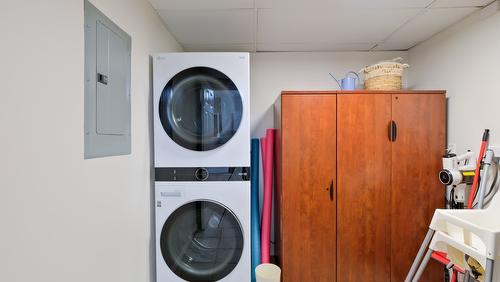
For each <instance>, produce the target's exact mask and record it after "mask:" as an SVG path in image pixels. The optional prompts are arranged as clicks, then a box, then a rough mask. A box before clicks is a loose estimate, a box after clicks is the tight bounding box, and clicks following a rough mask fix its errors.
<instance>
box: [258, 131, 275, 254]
mask: <svg viewBox="0 0 500 282" xmlns="http://www.w3.org/2000/svg"><path fill="white" fill-rule="evenodd" d="M264 143H265V156H263V159H264V165H263V168H264V200H263V202H264V203H263V205H262V227H261V228H262V229H261V233H260V240H261V245H262V247H261V261H262V263H270V249H271V211H272V197H273V157H274V129H267V130H266V138H265V142H264Z"/></svg>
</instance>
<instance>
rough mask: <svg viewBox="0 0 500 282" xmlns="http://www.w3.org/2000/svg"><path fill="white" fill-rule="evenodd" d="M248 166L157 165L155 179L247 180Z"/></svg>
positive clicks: (248, 177) (248, 178)
mask: <svg viewBox="0 0 500 282" xmlns="http://www.w3.org/2000/svg"><path fill="white" fill-rule="evenodd" d="M249 180H250V168H249V167H157V168H155V181H249Z"/></svg>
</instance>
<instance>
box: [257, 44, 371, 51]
mask: <svg viewBox="0 0 500 282" xmlns="http://www.w3.org/2000/svg"><path fill="white" fill-rule="evenodd" d="M373 46H375V43H321V42H309V43H259V44H257V51H260V52H265V51H272V52H275V51H280V52H294V51H312V52H322V51H368V50H370V49H371V48H372V47H373Z"/></svg>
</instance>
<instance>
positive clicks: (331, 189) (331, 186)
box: [330, 179, 333, 201]
mask: <svg viewBox="0 0 500 282" xmlns="http://www.w3.org/2000/svg"><path fill="white" fill-rule="evenodd" d="M330 201H333V179H332V182H330Z"/></svg>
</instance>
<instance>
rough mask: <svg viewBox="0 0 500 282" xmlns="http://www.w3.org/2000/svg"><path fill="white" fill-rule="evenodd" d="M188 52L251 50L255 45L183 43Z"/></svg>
mask: <svg viewBox="0 0 500 282" xmlns="http://www.w3.org/2000/svg"><path fill="white" fill-rule="evenodd" d="M183 47H184V50H185V51H188V52H253V51H255V45H254V44H253V43H248V44H193V45H183Z"/></svg>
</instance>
